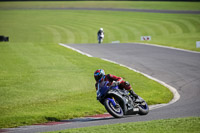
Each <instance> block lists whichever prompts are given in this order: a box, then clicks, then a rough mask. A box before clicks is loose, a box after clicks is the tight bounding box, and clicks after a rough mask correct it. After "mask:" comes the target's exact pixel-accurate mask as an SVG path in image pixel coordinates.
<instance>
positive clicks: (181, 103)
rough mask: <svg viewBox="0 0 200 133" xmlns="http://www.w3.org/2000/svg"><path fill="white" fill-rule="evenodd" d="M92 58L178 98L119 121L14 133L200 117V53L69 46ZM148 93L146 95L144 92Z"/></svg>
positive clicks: (122, 46) (84, 122)
mask: <svg viewBox="0 0 200 133" xmlns="http://www.w3.org/2000/svg"><path fill="white" fill-rule="evenodd" d="M68 46H71V47H73V48H76V49H78V50H80V51H82V52H85V53H88V54H90V55H92V56H94V57H99V58H105V59H109V60H112V61H115V62H118V63H121V64H124V65H126V66H129V67H131V68H134V69H136V70H139V71H141V72H143V73H146V74H148V75H151V76H152V77H155V78H157V79H160V80H162V81H164V82H166V83H167V84H169V85H171V86H173V87H175V88H176V89H177V90H178V92H179V94H180V95H181V97H180V99H179V100H178V101H177V102H176V103H174V104H171V105H169V106H165V107H162V108H158V109H154V110H151V111H150V112H149V114H148V115H146V116H138V115H136V116H129V117H126V118H122V119H113V118H100V119H89V120H82V119H78V120H75V121H74V122H72V121H71V122H70V121H63V123H59V124H57V125H40V126H28V127H22V128H16V129H13V131H14V132H20V133H25V132H29V133H31V132H44V131H55V130H62V129H69V128H80V127H88V126H95V125H106V124H114V123H125V122H137V121H149V120H156V119H166V118H177V117H188V116H200V97H199V94H200V53H193V52H187V51H181V50H175V49H170V48H163V47H157V46H151V45H143V44H135V43H132V44H101V45H99V44H74V45H68ZM147 93H148V92H147Z"/></svg>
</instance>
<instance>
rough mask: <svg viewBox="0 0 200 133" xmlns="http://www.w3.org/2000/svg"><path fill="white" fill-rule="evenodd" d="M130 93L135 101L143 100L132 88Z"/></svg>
mask: <svg viewBox="0 0 200 133" xmlns="http://www.w3.org/2000/svg"><path fill="white" fill-rule="evenodd" d="M129 93H130V94H131V95H132V96H133V97H134V98H135V101H134V102H137V103H141V102H143V100H142V99H140V98H139V97H138V95H137V94H136V93H135V92H134V91H133V90H132V89H130V90H129Z"/></svg>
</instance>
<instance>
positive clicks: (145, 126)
mask: <svg viewBox="0 0 200 133" xmlns="http://www.w3.org/2000/svg"><path fill="white" fill-rule="evenodd" d="M199 125H200V117H189V118H177V119H165V120H153V121H147V122H137V123H124V124H114V125H104V126H94V127H86V128H76V129H67V130H62V131H54V132H49V133H105V132H106V133H122V132H123V133H199V132H200V126H199Z"/></svg>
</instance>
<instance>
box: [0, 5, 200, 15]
mask: <svg viewBox="0 0 200 133" xmlns="http://www.w3.org/2000/svg"><path fill="white" fill-rule="evenodd" d="M0 10H96V11H125V12H146V13H172V14H200V11H189V10H153V9H123V8H44V7H42V8H24V7H21V8H20V7H16V8H0Z"/></svg>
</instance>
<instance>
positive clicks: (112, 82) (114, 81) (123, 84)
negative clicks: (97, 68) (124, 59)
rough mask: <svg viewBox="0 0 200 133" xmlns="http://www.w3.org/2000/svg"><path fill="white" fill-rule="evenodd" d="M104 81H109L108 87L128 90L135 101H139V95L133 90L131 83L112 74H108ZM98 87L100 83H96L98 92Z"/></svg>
mask: <svg viewBox="0 0 200 133" xmlns="http://www.w3.org/2000/svg"><path fill="white" fill-rule="evenodd" d="M103 80H104V81H109V83H108V86H116V85H118V86H119V89H125V90H128V91H129V93H130V94H131V95H132V96H133V97H135V99H138V95H137V94H136V93H135V92H134V91H133V89H132V88H131V85H130V84H129V82H127V81H124V80H123V79H122V78H121V77H117V76H115V75H112V74H107V75H105V77H104V79H103ZM97 85H98V83H97V82H96V84H95V87H96V90H97Z"/></svg>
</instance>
